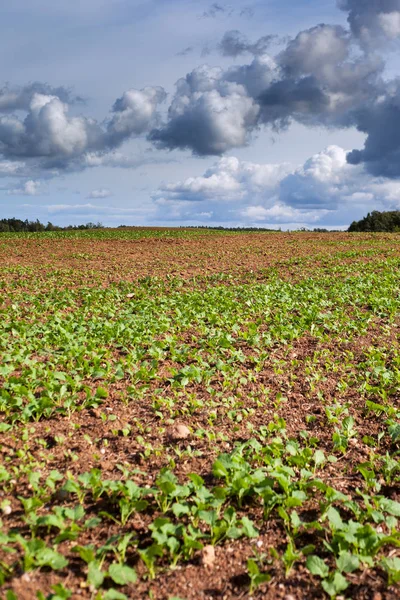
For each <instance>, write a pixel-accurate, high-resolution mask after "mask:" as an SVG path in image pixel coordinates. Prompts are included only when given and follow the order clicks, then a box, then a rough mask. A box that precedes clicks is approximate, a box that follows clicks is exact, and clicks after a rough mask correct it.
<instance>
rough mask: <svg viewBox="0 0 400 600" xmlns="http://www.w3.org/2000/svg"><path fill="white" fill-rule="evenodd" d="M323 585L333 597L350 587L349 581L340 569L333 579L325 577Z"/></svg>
mask: <svg viewBox="0 0 400 600" xmlns="http://www.w3.org/2000/svg"><path fill="white" fill-rule="evenodd" d="M322 587H323V588H324V590H325V592H326V593H327V594H328V595H329V596H330V597H331V598H335V597H336V596H337V595H338V594H340V592H343V591H344V590H346V589H347V588H348V587H349V582H348V581H347V579H346V578H345V577H343V575H342V574H341V573H339V571H336V572H335V574H334V576H333V578H332V579H329V580H327V579H325V580H324V581H323V582H322Z"/></svg>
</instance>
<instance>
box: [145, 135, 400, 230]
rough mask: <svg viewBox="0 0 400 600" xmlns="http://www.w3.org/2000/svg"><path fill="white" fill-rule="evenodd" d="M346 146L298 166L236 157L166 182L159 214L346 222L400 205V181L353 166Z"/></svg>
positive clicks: (161, 190) (233, 219) (159, 195)
mask: <svg viewBox="0 0 400 600" xmlns="http://www.w3.org/2000/svg"><path fill="white" fill-rule="evenodd" d="M346 155H347V152H346V150H344V149H343V148H340V147H338V146H329V147H328V148H326V149H325V150H324V151H322V152H319V153H317V154H315V155H313V156H312V157H310V158H309V159H308V160H307V161H305V163H304V164H302V165H300V166H299V167H297V168H293V167H291V166H290V165H289V164H286V163H285V164H268V163H267V164H258V163H252V162H247V161H240V160H239V159H238V158H235V157H225V158H222V159H220V160H218V161H217V162H216V163H215V164H214V165H213V167H211V168H210V169H208V170H207V171H206V172H205V173H204V175H202V176H199V177H189V178H187V179H186V180H184V181H179V182H176V183H166V184H163V185H162V186H160V188H159V189H158V190H157V191H156V192H154V194H153V202H154V204H155V206H156V207H157V212H156V213H155V217H156V218H157V219H158V220H162V219H164V220H165V219H168V218H171V219H172V220H174V221H179V219H181V220H186V221H191V220H192V221H196V220H198V219H200V217H199V215H201V214H203V215H207V217H204V218H206V219H207V220H209V219H211V220H212V222H214V223H231V222H236V223H237V222H240V223H246V224H252V223H254V224H260V223H264V224H265V223H266V224H274V223H275V224H277V225H283V224H285V223H286V224H287V223H291V224H293V223H297V224H310V225H311V224H315V225H317V224H320V225H321V224H322V225H324V226H325V225H331V226H334V225H340V224H341V225H345V224H346V223H350V222H351V221H352V220H354V218H359V217H360V216H362V215H363V214H364V212H365V211H366V210H368V209H370V210H373V209H375V208H380V209H383V210H385V209H386V210H389V209H394V208H398V207H400V182H395V181H388V180H385V179H382V178H375V177H371V176H370V175H368V174H367V173H365V172H364V171H363V170H362V168H361V167H352V166H351V165H349V164H348V162H347V160H346Z"/></svg>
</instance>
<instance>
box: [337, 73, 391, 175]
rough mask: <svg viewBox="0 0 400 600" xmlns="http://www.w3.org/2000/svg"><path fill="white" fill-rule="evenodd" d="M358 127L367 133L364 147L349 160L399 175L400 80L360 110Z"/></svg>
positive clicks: (378, 172)
mask: <svg viewBox="0 0 400 600" xmlns="http://www.w3.org/2000/svg"><path fill="white" fill-rule="evenodd" d="M357 128H358V129H359V131H362V132H363V133H366V134H367V139H366V141H365V146H364V149H363V150H353V151H352V152H350V153H349V154H348V157H347V158H348V161H349V163H351V164H353V165H358V164H361V163H364V164H365V165H366V167H367V169H368V171H369V172H370V173H372V174H373V175H377V176H378V175H383V176H386V177H400V82H399V81H396V82H395V83H394V84H393V85H391V86H388V89H387V91H386V93H384V94H382V95H381V96H380V97H378V98H376V99H375V100H374V101H373V102H370V103H369V104H366V105H365V106H363V107H360V108H359V109H358V111H357Z"/></svg>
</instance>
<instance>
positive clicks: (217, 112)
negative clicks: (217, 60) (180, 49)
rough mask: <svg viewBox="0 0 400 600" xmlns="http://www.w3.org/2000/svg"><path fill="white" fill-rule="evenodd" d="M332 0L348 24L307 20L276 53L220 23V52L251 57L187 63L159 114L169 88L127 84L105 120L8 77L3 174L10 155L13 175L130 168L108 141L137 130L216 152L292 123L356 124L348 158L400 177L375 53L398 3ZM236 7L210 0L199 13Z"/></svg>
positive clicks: (65, 93)
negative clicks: (361, 139)
mask: <svg viewBox="0 0 400 600" xmlns="http://www.w3.org/2000/svg"><path fill="white" fill-rule="evenodd" d="M338 5H339V7H340V8H341V9H342V10H344V11H347V13H348V22H349V27H350V28H345V27H342V26H341V25H327V24H319V25H316V26H315V27H311V28H308V29H305V30H303V31H300V32H299V33H298V34H297V35H296V36H295V37H293V39H289V40H288V41H287V42H285V46H284V47H282V48H281V49H280V51H279V52H278V51H275V54H274V55H273V54H272V53H271V48H270V44H271V41H272V40H273V39H274V38H273V36H271V35H268V33H267V34H266V35H265V36H263V37H261V38H260V39H259V40H258V41H256V42H254V43H251V42H250V41H249V40H248V39H247V38H246V37H245V36H244V35H242V34H241V33H240V32H239V31H238V30H231V31H228V32H227V33H226V34H225V35H224V37H223V38H222V41H221V42H220V45H219V48H220V50H221V52H222V53H223V54H224V55H225V56H229V57H238V56H241V55H243V54H250V55H251V58H250V60H249V61H248V62H247V63H244V64H239V65H234V66H230V67H228V68H221V67H218V66H217V67H213V66H209V65H203V66H200V67H197V68H194V69H193V70H192V71H191V72H189V73H188V74H186V76H185V77H182V78H180V79H179V80H178V81H177V82H176V87H175V93H174V95H173V96H172V99H171V100H170V102H169V106H168V107H167V111H166V114H163V115H161V114H160V107H161V106H162V104H163V103H164V102H165V100H166V97H167V95H166V92H165V90H164V89H163V88H162V87H159V86H153V87H145V88H143V89H141V90H137V89H130V90H127V91H125V92H124V93H123V94H122V95H121V96H120V97H119V98H117V100H115V102H114V104H113V105H112V108H111V111H110V114H109V116H108V118H105V119H104V120H103V121H102V122H99V121H97V120H96V119H94V118H91V117H89V116H84V115H77V114H76V109H75V110H74V111H72V110H71V105H72V104H74V103H76V102H77V101H78V100H79V98H76V97H74V96H73V95H72V94H71V92H70V91H69V90H68V89H67V88H64V87H58V88H54V87H51V86H49V85H48V84H45V83H39V82H34V83H30V84H28V85H26V86H23V87H20V88H11V87H9V86H5V87H4V88H2V89H1V90H0V176H1V175H3V176H4V174H5V172H6V171H7V170H8V173H9V174H13V169H12V168H11V167H10V163H11V162H15V163H16V164H18V165H19V166H18V174H19V175H20V176H21V174H23V175H24V176H26V177H29V178H32V179H35V178H36V177H40V178H44V177H45V176H46V175H45V174H46V173H47V177H49V176H51V175H53V176H54V175H58V174H60V173H63V172H68V171H74V170H80V169H83V168H86V167H90V166H126V167H127V168H128V167H129V168H131V167H132V168H134V167H135V166H136V165H135V164H134V163H131V162H130V160H129V159H123V158H122V154H121V155H120V156H119V157H117V154H118V153H117V150H118V149H119V148H120V147H121V145H122V144H123V143H124V142H126V141H127V140H130V139H132V138H134V137H138V136H144V135H147V138H148V140H149V141H150V142H152V143H153V144H154V146H155V147H156V148H159V149H166V150H174V149H180V150H188V151H190V152H192V153H193V154H194V155H197V156H206V155H223V154H225V153H228V152H230V151H232V150H233V149H235V148H239V147H244V146H246V145H248V144H250V143H251V141H252V139H253V138H254V136H256V135H257V134H258V132H259V131H260V130H261V129H262V128H270V129H272V130H274V131H279V130H280V129H283V128H287V127H289V126H290V124H291V123H292V122H293V121H296V122H299V123H302V124H304V125H306V126H310V127H313V126H325V127H327V128H329V129H333V128H357V129H358V130H359V131H360V132H362V133H364V134H365V135H366V142H365V146H364V148H361V149H354V150H352V151H351V152H350V153H349V154H348V156H347V161H348V163H349V164H350V165H353V166H354V167H357V165H358V166H360V167H361V165H364V166H365V168H366V169H367V170H368V171H369V173H370V174H372V175H373V176H385V177H400V125H399V123H400V119H399V116H400V83H399V82H398V81H397V80H396V79H394V80H389V79H388V74H387V70H386V64H385V60H384V54H383V53H382V52H381V51H380V50H381V48H380V49H379V52H378V51H376V47H375V46H376V44H378V43H380V42H381V40H382V39H383V38H384V39H386V40H389V41H390V40H392V41H393V40H394V39H396V38H397V37H398V35H400V0H340V1H339V3H338ZM239 12H240V11H239V10H238V9H236V8H232V6H230V5H225V4H220V3H218V2H215V3H213V4H212V5H211V6H210V7H209V9H208V10H207V11H205V13H204V15H203V16H206V17H209V18H216V17H218V16H219V15H221V16H224V17H226V16H229V15H230V14H233V13H235V15H236V16H237V15H238V14H239ZM375 42H376V44H375ZM374 44H375V45H374ZM21 113H23V114H21ZM118 163H119V164H118ZM1 165H3V166H2V167H1ZM343 168H344V167H343ZM357 168H358V167H357Z"/></svg>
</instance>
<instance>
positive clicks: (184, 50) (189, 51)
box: [176, 46, 194, 56]
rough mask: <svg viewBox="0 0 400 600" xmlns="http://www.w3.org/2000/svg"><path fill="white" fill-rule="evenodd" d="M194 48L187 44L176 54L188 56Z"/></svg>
mask: <svg viewBox="0 0 400 600" xmlns="http://www.w3.org/2000/svg"><path fill="white" fill-rule="evenodd" d="M193 50H194V48H193V46H187V47H186V48H184V49H183V50H181V51H180V52H177V54H176V56H187V55H188V54H191V53H192V52H193Z"/></svg>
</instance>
